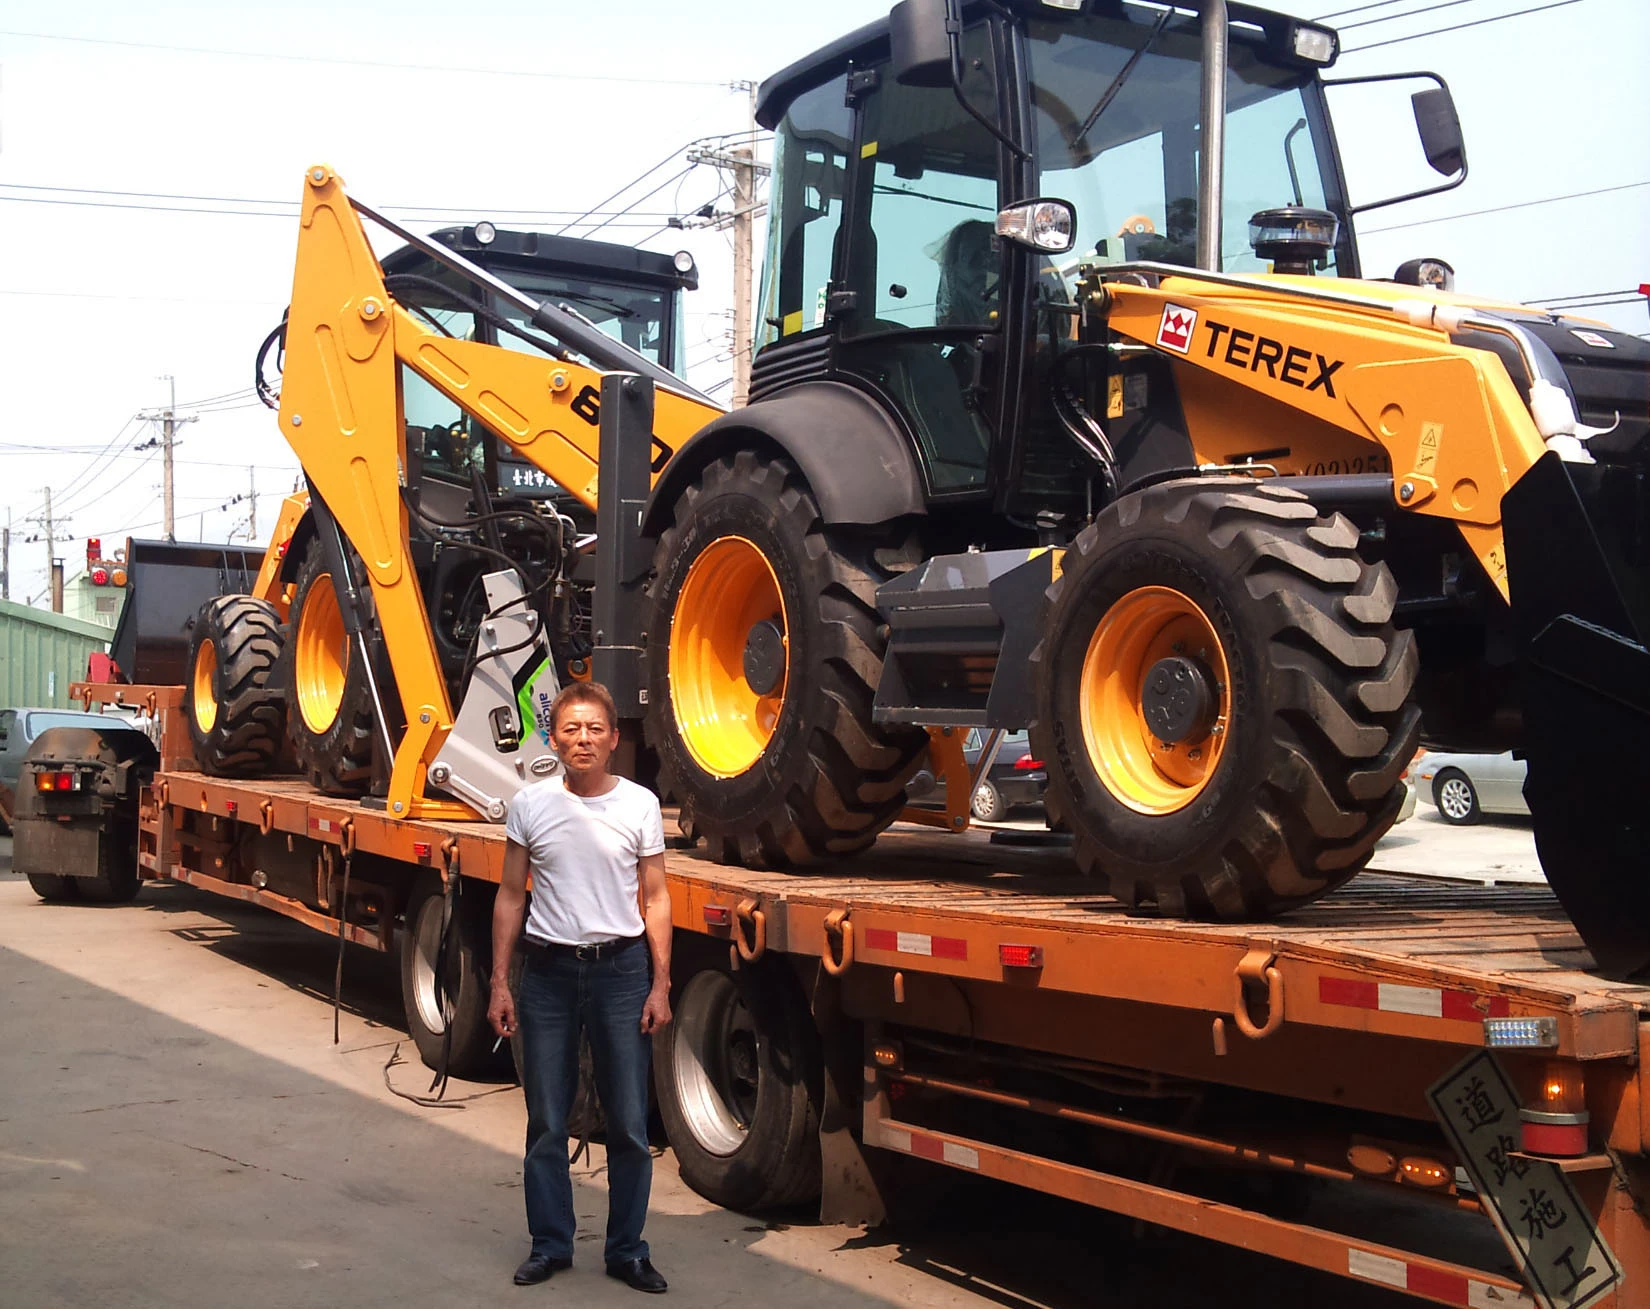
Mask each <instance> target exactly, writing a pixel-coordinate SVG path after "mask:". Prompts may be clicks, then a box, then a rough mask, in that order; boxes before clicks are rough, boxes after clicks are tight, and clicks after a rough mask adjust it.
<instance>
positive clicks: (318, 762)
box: [278, 537, 387, 796]
mask: <svg viewBox="0 0 1650 1309" xmlns="http://www.w3.org/2000/svg"><path fill="white" fill-rule="evenodd" d="M350 564H351V567H352V568H354V570H355V584H356V589H357V590H358V591H359V592H360V595H361V599H362V603H363V604H364V605H365V607H366V613H365V614H364V615H363V617H364V618H365V619H366V621H367V622H368V623H369V624H371V623H373V622H375V621H376V619H377V611H376V610H375V609H374V607H373V603H372V590H371V588H370V587H369V586H368V584H367V570H366V567H365V565H363V564H362V563H361V560H360V559H359V558H358V557H357V556H356V555H355V553H354V552H353V551H351V552H350ZM323 575H327V576H329V577H330V575H331V574H330V569H329V567H328V564H327V559H326V552H325V551H324V550H323V549H322V548H321V542H320V540H319V539H318V538H314V537H312V538H311V539H310V542H309V547H308V549H307V550H305V552H304V558H303V562H302V563H301V564H299V565H298V575H297V578H296V588H295V590H294V592H293V597H292V609H291V612H290V614H289V615H288V634H287V645H288V649H287V650H286V652H285V655H284V657H283V658H282V659H281V662H280V676H279V679H278V681H279V686H280V689H281V695H282V697H283V699H284V701H285V703H286V706H287V715H286V730H287V740H288V741H290V742H291V744H292V754H293V758H294V759H295V761H296V762H297V765H298V771H299V772H300V773H302V774H303V775H304V776H305V777H306V778H308V779H309V783H310V785H311V786H313V787H314V788H315V789H316V790H318V791H321V792H323V793H324V794H326V795H341V796H353V795H362V794H365V792H366V791H367V788H368V787H369V786H370V785H371V782H372V733H373V721H372V720H373V708H372V688H371V684H370V683H369V681H368V679H367V673H366V669H364V668H363V667H362V666H361V659H360V653H361V652H360V649H359V647H357V646H355V645H354V643H351V649H350V652H349V662H348V665H347V667H346V670H345V674H344V694H343V697H342V701H341V704H340V706H339V709H338V713H337V715H336V716H335V717H334V718H333V720H332V722H331V723H330V724H329V725H328V726H327V727H326V729H325V730H324V731H316V730H315V729H314V728H312V727H311V726H310V725H309V723H308V722H307V721H306V720H305V718H304V713H303V708H302V706H301V704H300V702H299V699H298V693H297V671H298V670H297V663H298V650H297V645H298V629H299V624H300V622H301V621H302V615H303V612H304V605H305V604H306V603H307V602H308V600H309V596H310V592H311V590H312V589H313V587H314V586H315V581H316V578H318V577H321V576H323ZM386 694H387V692H386Z"/></svg>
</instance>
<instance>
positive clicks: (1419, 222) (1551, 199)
mask: <svg viewBox="0 0 1650 1309" xmlns="http://www.w3.org/2000/svg"><path fill="white" fill-rule="evenodd" d="M1641 186H1650V181H1645V182H1623V183H1622V184H1621V185H1620V186H1601V187H1597V188H1595V189H1594V190H1591V191H1571V192H1569V193H1568V194H1566V195H1549V196H1544V197H1543V198H1542V199H1540V200H1518V201H1515V202H1514V203H1512V204H1505V205H1492V206H1491V207H1490V208H1488V209H1470V210H1468V211H1467V212H1466V213H1464V214H1443V215H1440V216H1439V217H1437V218H1420V219H1416V220H1415V221H1414V222H1410V223H1392V224H1390V225H1388V226H1386V227H1366V228H1364V229H1363V230H1362V231H1360V232H1359V235H1360V236H1374V235H1375V233H1377V232H1398V231H1402V230H1403V229H1405V228H1409V227H1430V226H1431V225H1432V224H1433V223H1453V222H1454V221H1455V220H1456V219H1457V218H1482V217H1483V216H1484V215H1485V214H1499V213H1505V212H1507V211H1508V210H1512V209H1532V208H1534V207H1535V206H1536V205H1551V204H1557V203H1558V202H1559V201H1560V200H1583V199H1586V198H1587V197H1588V196H1595V195H1610V194H1612V193H1614V192H1616V191H1632V190H1634V189H1636V188H1638V187H1641Z"/></svg>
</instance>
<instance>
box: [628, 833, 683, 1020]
mask: <svg viewBox="0 0 1650 1309" xmlns="http://www.w3.org/2000/svg"><path fill="white" fill-rule="evenodd" d="M636 874H637V878H638V879H639V880H640V882H641V884H642V918H643V921H644V922H645V923H646V925H647V949H648V953H649V954H651V955H652V956H653V989H652V990H650V991H649V992H648V993H647V1003H646V1004H644V1005H643V1006H642V1034H643V1035H644V1036H647V1035H651V1034H652V1033H654V1032H656V1031H658V1030H659V1029H660V1028H661V1027H663V1026H664V1025H665V1024H666V1023H668V1022H669V1021H670V936H671V932H672V931H673V930H674V928H673V927H672V925H671V921H670V884H669V883H668V882H666V881H665V857H664V855H662V854H649V855H643V856H642V857H641V858H640V859H639V860H637V863H636Z"/></svg>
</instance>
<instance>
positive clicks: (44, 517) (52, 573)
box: [7, 486, 69, 614]
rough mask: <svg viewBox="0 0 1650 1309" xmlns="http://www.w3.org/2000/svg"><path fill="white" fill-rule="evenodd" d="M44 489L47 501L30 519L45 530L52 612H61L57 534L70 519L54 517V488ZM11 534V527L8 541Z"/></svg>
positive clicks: (61, 587)
mask: <svg viewBox="0 0 1650 1309" xmlns="http://www.w3.org/2000/svg"><path fill="white" fill-rule="evenodd" d="M42 490H43V491H44V492H45V496H46V503H45V505H44V506H43V507H42V508H41V511H40V512H39V513H38V514H33V515H31V516H30V518H29V521H30V522H31V523H39V524H40V526H41V528H42V529H44V531H45V534H46V576H47V578H48V579H49V582H50V588H51V596H52V612H53V613H54V614H60V613H62V612H63V561H62V560H61V559H59V558H58V557H57V536H58V533H59V532H61V531H63V529H64V528H66V527H67V526H68V525H69V521H68V519H66V518H54V517H52V489H51V487H49V486H48V487H43V488H42ZM10 535H11V533H10V529H7V538H8V541H9V538H10ZM8 555H9V550H8ZM10 562H11V561H10V559H9V558H8V559H7V564H8V565H9V564H10Z"/></svg>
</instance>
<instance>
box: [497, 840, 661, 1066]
mask: <svg viewBox="0 0 1650 1309" xmlns="http://www.w3.org/2000/svg"><path fill="white" fill-rule="evenodd" d="M662 862H663V861H661V864H662ZM527 871H528V862H527V847H526V846H524V845H518V844H517V843H516V842H515V841H506V842H505V843H504V875H503V878H502V880H501V881H500V882H499V885H498V896H497V898H496V899H495V900H494V901H493V987H492V992H493V993H492V999H491V1001H490V1002H489V1003H488V1005H487V1021H488V1022H490V1023H492V1025H493V1030H494V1031H495V1032H497V1033H498V1034H499V1035H500V1036H511V1035H513V1034H514V1033H515V1030H516V1000H515V997H514V996H513V995H511V994H510V960H511V959H513V958H515V954H516V943H517V942H518V941H520V940H521V928H522V923H523V922H524V921H525V919H526V917H527Z"/></svg>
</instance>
